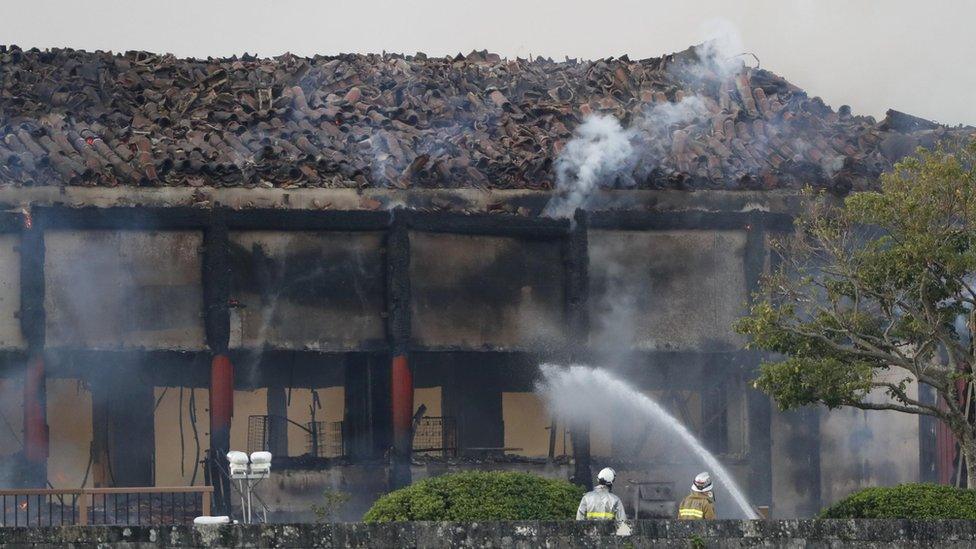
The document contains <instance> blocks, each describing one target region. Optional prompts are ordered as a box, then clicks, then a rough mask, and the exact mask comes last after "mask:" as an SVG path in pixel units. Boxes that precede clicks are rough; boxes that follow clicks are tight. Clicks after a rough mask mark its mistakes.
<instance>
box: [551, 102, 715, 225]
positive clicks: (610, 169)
mask: <svg viewBox="0 0 976 549" xmlns="http://www.w3.org/2000/svg"><path fill="white" fill-rule="evenodd" d="M707 112H708V109H707V107H706V106H705V103H704V101H702V99H701V98H700V97H698V96H689V97H685V98H683V99H682V100H681V101H679V102H677V103H656V104H653V105H650V106H649V107H647V108H646V109H645V110H644V112H643V113H642V114H641V116H640V117H639V118H638V119H637V120H635V121H634V123H633V124H632V125H631V126H630V127H629V128H624V127H623V126H621V124H620V122H619V121H618V120H617V119H616V118H614V117H612V116H605V115H592V116H589V117H587V118H586V120H584V121H583V123H582V124H581V125H580V126H579V127H578V128H576V132H575V134H574V136H573V139H571V140H570V141H569V142H568V143H567V144H566V146H565V147H564V148H563V150H562V151H560V153H559V157H558V158H557V159H556V196H554V197H553V198H552V200H550V201H549V203H548V204H547V205H546V208H545V210H544V211H543V215H546V216H549V217H556V218H559V217H570V216H572V215H573V212H574V211H576V209H577V208H585V207H586V206H587V204H588V202H589V200H590V198H591V197H592V196H593V194H594V193H595V192H596V191H597V190H598V189H599V188H601V187H613V186H633V185H634V180H633V177H632V173H633V171H634V169H635V167H637V166H638V164H639V165H640V172H641V173H649V172H650V171H651V170H653V169H655V168H657V167H658V166H660V164H661V163H662V162H663V161H664V160H665V158H667V156H668V155H669V154H670V143H671V132H672V129H673V127H675V126H678V127H681V126H685V125H687V124H688V123H689V122H691V121H692V120H694V119H695V118H697V117H699V116H702V115H704V114H705V113H707Z"/></svg>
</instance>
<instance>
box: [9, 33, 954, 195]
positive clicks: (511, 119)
mask: <svg viewBox="0 0 976 549" xmlns="http://www.w3.org/2000/svg"><path fill="white" fill-rule="evenodd" d="M713 68H714V67H709V66H708V64H707V63H703V62H702V60H701V59H699V58H698V56H697V52H696V50H695V49H694V48H692V49H689V50H686V51H684V52H680V53H677V54H673V55H667V56H664V57H661V58H654V59H645V60H640V61H631V60H630V59H628V58H627V57H626V56H625V57H621V58H616V59H602V60H597V61H589V62H578V61H576V60H569V59H567V60H566V61H565V62H554V61H552V60H550V59H543V58H536V59H534V60H531V61H528V60H524V59H516V60H506V59H501V58H499V56H497V55H495V54H490V53H488V52H486V51H481V52H477V51H476V52H472V53H471V54H469V55H467V56H461V55H459V56H457V57H454V58H430V57H427V56H425V55H422V54H417V55H414V56H402V55H389V54H386V55H375V54H371V55H339V56H333V57H326V56H316V57H313V58H305V57H298V56H294V55H291V54H286V55H282V56H280V57H276V58H274V59H259V58H255V57H252V56H248V55H246V54H245V55H244V56H243V57H239V58H238V57H233V58H228V59H207V60H194V59H177V58H176V57H174V56H172V55H156V54H152V53H147V52H127V53H125V54H122V55H114V54H111V53H105V52H82V51H74V50H70V49H55V50H48V51H40V50H37V49H33V50H30V51H24V50H21V49H19V48H17V47H16V46H11V47H5V46H0V183H2V184H16V185H82V186H115V185H144V186H184V185H185V186H201V185H212V186H218V187H219V186H241V187H280V188H296V187H332V188H336V187H345V188H363V187H392V188H455V187H477V188H501V189H543V190H546V189H552V188H554V185H555V183H554V182H555V177H556V175H555V172H556V170H555V166H554V163H555V160H556V159H557V157H558V155H559V152H560V151H561V150H562V149H563V147H564V146H565V145H566V143H567V142H568V141H569V140H570V139H571V138H572V137H573V133H574V130H575V129H576V128H577V127H578V126H580V124H581V123H582V122H583V121H584V119H585V118H586V117H587V115H589V114H603V115H611V116H613V117H615V118H616V119H617V120H618V121H619V122H620V123H621V124H622V125H623V126H624V127H631V125H636V126H639V125H641V124H647V123H648V120H651V121H654V123H655V124H658V127H656V128H654V129H653V131H650V133H646V135H645V138H644V139H642V140H639V141H638V143H639V145H640V147H643V148H645V149H646V150H647V151H649V152H650V153H651V154H648V155H646V157H647V158H653V159H654V163H653V165H649V164H646V163H645V164H644V165H637V166H631V167H629V168H633V170H632V174H630V175H629V176H628V177H616V176H615V178H614V180H612V181H601V183H600V184H601V185H602V186H608V187H637V188H652V189H653V188H679V189H702V188H719V189H769V188H795V187H799V186H803V185H807V184H810V185H815V186H819V187H822V188H828V189H831V190H833V191H835V192H839V193H844V192H847V191H850V190H851V189H863V188H870V187H871V186H872V185H874V184H875V183H874V180H875V178H876V177H877V175H878V174H880V173H881V172H882V171H883V170H885V169H887V168H889V167H890V166H891V165H892V162H893V161H895V160H897V159H898V158H900V157H901V156H902V155H904V154H908V153H910V152H911V151H912V150H913V149H914V148H915V147H916V146H918V145H931V144H933V143H935V142H936V141H938V140H939V139H943V138H948V137H959V136H962V135H969V134H971V133H972V131H973V129H972V128H947V127H945V126H940V125H938V124H934V123H932V122H928V121H925V120H921V119H917V118H915V117H911V116H908V115H903V114H901V113H896V112H893V111H892V112H889V116H888V117H887V118H886V120H884V121H883V122H881V123H876V121H875V120H874V119H873V118H871V117H864V116H852V115H851V113H850V108H849V107H846V106H844V107H841V108H840V110H839V111H837V112H835V111H834V110H832V109H831V108H829V107H828V106H827V105H825V104H824V103H823V101H821V100H820V99H819V98H816V97H814V98H811V97H808V96H807V94H806V93H804V92H803V91H802V90H800V89H799V88H797V87H796V86H793V85H792V84H790V83H789V82H787V81H786V80H784V79H783V78H781V77H779V76H777V75H775V74H773V73H771V72H769V71H766V70H759V69H752V68H748V67H746V66H745V65H742V66H741V67H740V68H739V69H738V70H737V71H735V72H734V73H732V74H726V73H723V72H722V71H721V70H712V69H713ZM693 96H694V97H697V98H698V100H696V102H697V104H700V105H701V108H700V109H699V110H697V111H695V112H693V113H691V115H689V116H684V117H678V118H667V119H661V117H659V116H658V117H655V116H648V112H649V110H652V109H654V107H655V106H661V105H664V104H672V105H676V104H681V103H682V101H683V100H684V99H686V98H689V97H693ZM647 135H650V136H655V137H656V138H653V139H649V138H646V136H647Z"/></svg>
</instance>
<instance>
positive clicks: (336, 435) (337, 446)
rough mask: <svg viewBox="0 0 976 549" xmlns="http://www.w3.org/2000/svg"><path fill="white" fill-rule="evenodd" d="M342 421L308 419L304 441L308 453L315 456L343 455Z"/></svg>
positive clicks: (336, 456)
mask: <svg viewBox="0 0 976 549" xmlns="http://www.w3.org/2000/svg"><path fill="white" fill-rule="evenodd" d="M343 438H344V437H343V422H341V421H310V422H309V423H307V429H306V435H305V442H306V448H307V451H308V454H309V455H311V456H317V457H327V458H339V457H342V456H343V455H345V444H344V440H343Z"/></svg>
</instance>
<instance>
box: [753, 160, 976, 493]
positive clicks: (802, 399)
mask: <svg viewBox="0 0 976 549" xmlns="http://www.w3.org/2000/svg"><path fill="white" fill-rule="evenodd" d="M974 165H976V141H974V142H972V143H970V144H969V145H956V146H949V147H946V146H940V147H939V148H937V149H935V150H932V151H926V150H923V149H919V151H918V152H917V154H916V155H915V156H913V157H910V158H907V159H905V160H903V161H902V162H900V163H898V164H896V165H895V166H894V168H893V170H892V171H890V172H888V173H886V174H884V175H883V176H882V177H881V182H880V183H881V185H880V190H879V191H877V192H863V193H856V194H853V195H850V196H849V197H847V198H846V199H845V200H844V203H843V204H842V205H840V204H837V202H836V201H830V200H827V199H826V198H825V197H823V196H813V197H811V198H812V199H811V201H810V202H809V204H810V207H809V208H808V209H807V210H805V211H804V213H803V214H801V215H800V216H798V218H797V220H796V222H795V231H794V232H793V234H791V235H790V236H788V237H786V238H783V239H780V240H779V241H777V242H776V243H775V244H774V250H775V255H774V257H776V258H777V259H778V263H777V265H776V266H775V267H774V268H773V269H771V271H772V272H771V273H770V274H769V275H768V276H766V277H765V278H764V279H763V281H762V284H761V290H760V292H759V293H758V294H757V296H756V300H755V302H754V305H753V307H752V309H751V311H750V313H749V315H747V316H746V317H744V318H742V319H740V320H739V321H738V323H737V324H736V330H737V331H738V332H739V333H742V334H745V335H747V336H748V337H749V346H750V348H756V349H762V350H766V351H771V352H773V353H777V355H775V356H776V357H777V358H776V359H773V360H769V361H764V363H763V364H762V365H761V367H760V372H759V376H758V378H757V379H756V381H755V385H756V387H758V388H759V389H761V390H763V391H764V392H766V393H768V394H770V395H771V396H772V397H773V398H774V399H775V400H776V401H777V402H778V404H779V406H780V407H781V408H783V409H791V408H796V407H799V406H803V405H806V404H813V403H820V404H824V405H826V406H827V407H829V408H836V407H839V406H853V407H856V408H861V409H865V410H894V411H898V412H905V413H910V414H920V415H927V416H932V417H935V418H938V419H940V420H942V421H943V422H945V424H946V425H947V426H948V428H949V429H950V430H951V432H952V433H953V435H954V436H955V438H956V440H957V441H958V443H959V446H960V449H961V451H962V455H963V456H964V458H965V461H966V467H967V475H968V478H969V480H970V483H969V485H970V486H973V485H976V430H974V422H973V420H972V416H971V413H970V409H971V407H972V404H974V403H972V402H971V401H972V400H973V399H972V398H971V396H970V395H971V391H972V382H973V366H974V364H976V346H974V343H973V341H974V332H976V167H974ZM913 385H918V386H928V387H931V388H932V389H934V390H935V392H936V393H937V395H938V396H939V397H941V398H940V399H939V402H937V403H932V402H927V401H923V399H921V398H919V397H918V396H916V395H917V392H915V391H913V390H912V389H913ZM879 397H881V398H879Z"/></svg>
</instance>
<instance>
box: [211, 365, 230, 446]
mask: <svg viewBox="0 0 976 549" xmlns="http://www.w3.org/2000/svg"><path fill="white" fill-rule="evenodd" d="M233 417H234V365H233V364H231V362H230V359H229V358H227V355H225V354H217V355H214V357H213V361H212V362H211V363H210V446H211V448H213V449H214V450H215V452H219V453H218V455H216V456H214V457H215V458H216V459H224V454H226V453H227V452H228V451H229V450H230V423H231V419H232V418H233Z"/></svg>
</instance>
